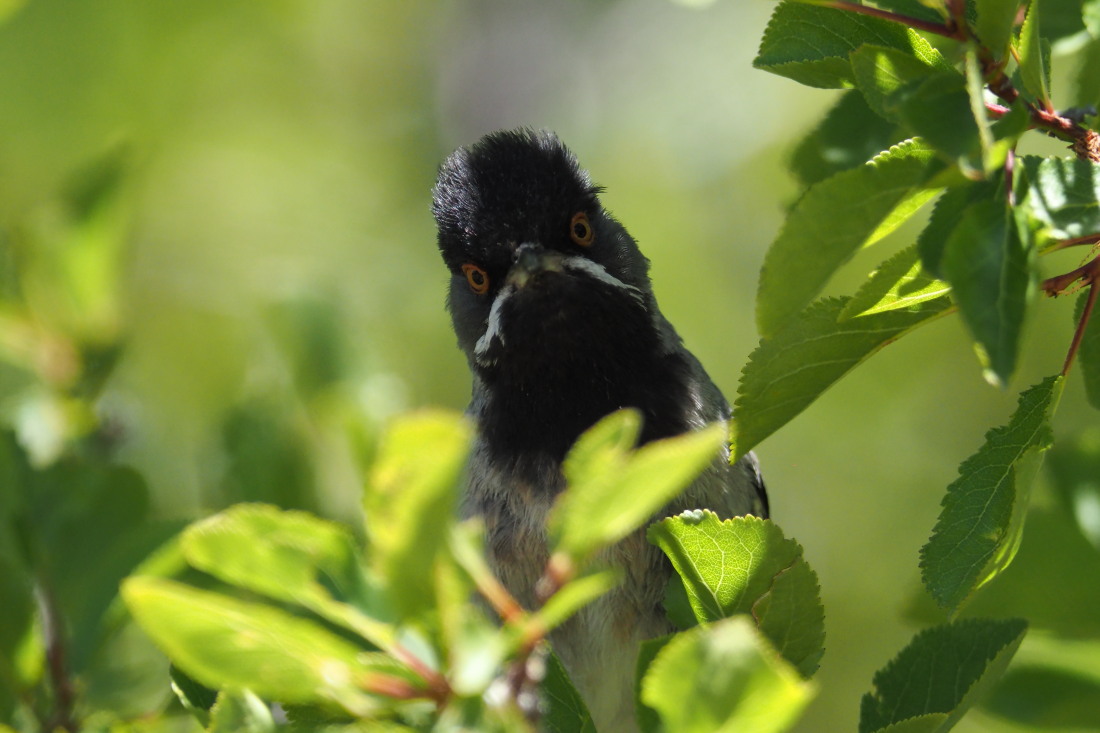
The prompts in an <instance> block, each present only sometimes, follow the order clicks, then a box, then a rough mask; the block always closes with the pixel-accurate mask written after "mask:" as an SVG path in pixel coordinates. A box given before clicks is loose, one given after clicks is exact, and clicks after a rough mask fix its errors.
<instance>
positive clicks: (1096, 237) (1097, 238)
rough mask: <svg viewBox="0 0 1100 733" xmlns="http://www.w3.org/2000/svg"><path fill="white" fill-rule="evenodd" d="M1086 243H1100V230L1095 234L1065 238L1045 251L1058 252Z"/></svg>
mask: <svg viewBox="0 0 1100 733" xmlns="http://www.w3.org/2000/svg"><path fill="white" fill-rule="evenodd" d="M1086 244H1088V245H1095V244H1100V232H1097V233H1095V234H1086V235H1085V236H1083V237H1074V238H1073V239H1063V240H1061V241H1059V242H1055V243H1054V244H1052V245H1050V246H1049V247H1047V248H1046V250H1045V252H1057V251H1059V250H1063V249H1069V248H1070V247H1080V246H1082V245H1086Z"/></svg>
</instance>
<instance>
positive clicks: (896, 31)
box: [753, 2, 916, 88]
mask: <svg viewBox="0 0 1100 733" xmlns="http://www.w3.org/2000/svg"><path fill="white" fill-rule="evenodd" d="M906 31H907V29H906V28H905V27H904V26H902V25H900V24H898V23H890V22H888V21H885V20H880V19H878V18H872V17H868V16H866V15H857V14H855V13H846V12H843V11H841V10H834V9H832V8H823V7H815V6H812V5H806V4H802V3H797V2H781V3H779V5H778V6H776V8H775V12H774V13H773V14H772V17H771V20H770V21H769V22H768V27H767V28H766V29H765V31H764V36H763V38H762V39H761V41H760V50H759V51H758V52H757V55H756V58H755V59H754V60H753V66H755V67H756V68H758V69H764V70H765V71H770V72H772V73H773V74H778V75H780V76H785V77H788V78H790V79H794V80H795V81H797V82H799V83H802V84H806V85H808V86H813V87H824V88H840V87H850V86H853V84H854V79H853V77H852V68H851V64H850V63H849V62H848V54H849V53H850V52H851V51H853V50H854V49H856V48H858V47H859V46H861V45H863V44H865V43H874V44H877V45H880V46H888V47H892V48H899V49H909V48H911V46H912V44H913V43H914V41H913V40H911V39H912V37H916V34H912V36H911V35H910V34H909V33H907V32H906Z"/></svg>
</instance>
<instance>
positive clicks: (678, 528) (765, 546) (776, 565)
mask: <svg viewBox="0 0 1100 733" xmlns="http://www.w3.org/2000/svg"><path fill="white" fill-rule="evenodd" d="M647 537H648V538H649V541H650V542H652V543H653V544H655V545H657V546H658V547H660V548H661V550H662V551H664V553H665V554H666V555H668V557H669V559H670V560H671V561H672V566H673V567H674V568H675V569H676V572H677V573H678V574H679V576H680V577H681V579H682V580H683V583H684V587H685V589H686V590H687V594H688V599H689V600H690V602H691V606H692V609H693V610H694V612H695V615H696V618H698V620H699V621H700V622H711V621H716V620H718V619H721V618H726V617H728V616H733V615H735V614H741V613H744V614H751V615H752V616H753V618H754V619H756V622H757V624H758V625H759V627H760V630H761V631H762V632H763V633H764V634H765V635H766V636H767V637H768V639H769V640H770V641H771V643H772V645H773V646H774V647H775V648H776V649H777V650H778V651H779V653H780V654H781V655H783V657H784V658H785V659H786V660H787V661H788V662H790V663H791V664H792V665H794V667H795V668H796V669H798V671H799V673H800V674H802V676H804V677H809V676H810V675H812V674H813V673H814V671H815V670H816V669H817V664H818V661H819V660H820V659H821V655H822V654H823V653H824V641H825V614H824V610H823V608H822V606H821V599H820V598H819V597H818V585H817V576H816V575H815V574H814V572H813V570H811V569H810V567H809V565H807V564H806V561H805V559H803V557H802V548H801V547H800V546H799V545H798V543H797V542H795V541H794V540H790V539H786V538H785V537H784V536H783V532H782V531H781V530H780V529H779V527H778V526H776V525H775V524H774V523H772V522H771V521H769V520H765V519H759V518H757V517H749V516H747V517H734V518H733V519H727V520H721V519H719V518H718V516H717V515H716V514H714V513H713V512H710V511H705V510H703V511H693V512H685V513H684V514H680V515H679V516H676V517H669V518H667V519H663V520H661V521H660V522H657V523H655V524H653V525H650V527H649V531H648V533H647Z"/></svg>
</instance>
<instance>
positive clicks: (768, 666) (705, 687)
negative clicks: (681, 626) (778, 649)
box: [641, 617, 812, 733]
mask: <svg viewBox="0 0 1100 733" xmlns="http://www.w3.org/2000/svg"><path fill="white" fill-rule="evenodd" d="M811 696H812V688H811V687H810V685H809V684H808V683H807V682H805V681H803V680H802V679H801V678H799V676H798V673H797V672H795V670H794V669H793V668H791V667H790V666H789V665H788V664H786V663H785V662H783V661H782V660H781V659H780V658H779V657H778V656H776V654H775V652H774V651H773V650H772V649H770V648H769V647H768V644H767V642H766V641H765V640H764V639H763V638H762V637H761V636H760V634H759V632H757V630H756V629H755V628H754V627H753V625H752V622H751V621H750V620H749V619H747V618H744V617H734V618H728V619H721V620H719V621H716V622H714V623H713V624H710V625H708V626H698V627H696V628H694V629H691V630H690V631H685V632H683V633H681V634H678V635H676V636H675V637H674V638H673V639H672V640H671V641H670V642H669V643H668V644H667V645H665V647H664V648H663V649H661V651H660V652H659V653H658V654H657V657H656V659H654V660H653V663H652V664H651V665H650V666H649V671H648V673H647V674H646V676H645V678H644V679H643V680H642V695H641V699H642V702H643V703H645V704H646V705H647V706H649V707H651V708H653V709H654V710H656V711H657V714H658V715H659V716H660V718H661V722H662V723H664V727H665V730H670V731H672V730H674V731H678V733H734V732H735V731H754V732H755V733H772V732H773V731H776V732H778V731H784V730H787V729H788V728H790V726H791V725H793V724H794V722H795V720H797V718H798V716H799V714H800V713H801V712H802V709H803V708H804V707H805V706H806V704H807V703H808V702H809V700H810V698H811Z"/></svg>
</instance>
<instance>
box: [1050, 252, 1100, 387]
mask: <svg viewBox="0 0 1100 733" xmlns="http://www.w3.org/2000/svg"><path fill="white" fill-rule="evenodd" d="M1066 241H1067V242H1073V241H1075V240H1066ZM1078 280H1081V281H1083V282H1084V283H1085V284H1086V285H1088V288H1089V294H1088V297H1087V298H1086V300H1085V308H1084V310H1083V311H1081V320H1079V321H1078V322H1077V329H1076V330H1075V331H1074V332H1073V341H1071V342H1070V345H1069V351H1068V352H1067V353H1066V361H1065V363H1064V364H1063V365H1062V376H1065V375H1067V374H1069V369H1070V367H1071V366H1073V360H1074V358H1075V357H1076V356H1077V350H1078V349H1079V348H1080V346H1081V340H1082V339H1083V338H1084V336H1085V329H1086V328H1087V327H1088V324H1089V317H1090V316H1091V315H1092V310H1093V307H1094V306H1095V305H1096V293H1097V291H1098V290H1100V285H1098V283H1100V255H1097V256H1096V257H1093V258H1092V259H1091V260H1089V261H1088V262H1086V263H1085V264H1083V265H1081V266H1080V267H1078V268H1077V269H1075V270H1071V271H1069V272H1067V273H1065V274H1064V275H1057V276H1055V277H1052V278H1049V279H1047V280H1044V281H1043V285H1042V288H1043V291H1044V292H1045V293H1046V294H1047V295H1049V296H1051V297H1055V296H1058V295H1061V294H1062V293H1064V292H1065V291H1066V290H1067V289H1068V288H1069V287H1070V286H1071V285H1073V284H1074V283H1076V282H1077V281H1078Z"/></svg>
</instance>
